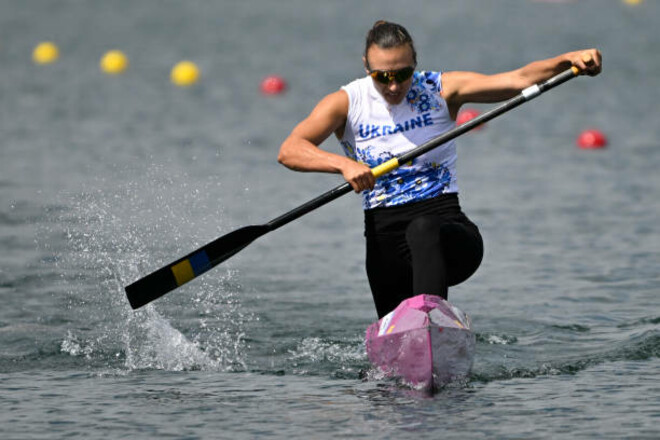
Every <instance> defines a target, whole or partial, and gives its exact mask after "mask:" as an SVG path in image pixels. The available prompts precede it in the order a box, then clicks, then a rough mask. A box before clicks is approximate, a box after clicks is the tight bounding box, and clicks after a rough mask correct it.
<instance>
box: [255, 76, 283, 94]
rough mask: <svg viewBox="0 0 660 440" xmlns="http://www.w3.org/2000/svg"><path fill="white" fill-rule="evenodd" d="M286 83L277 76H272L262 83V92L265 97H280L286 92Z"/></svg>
mask: <svg viewBox="0 0 660 440" xmlns="http://www.w3.org/2000/svg"><path fill="white" fill-rule="evenodd" d="M286 87H287V85H286V81H284V78H282V77H280V76H277V75H270V76H267V77H266V78H264V80H263V81H261V92H262V93H263V94H265V95H278V94H280V93H282V92H284V91H285V90H286Z"/></svg>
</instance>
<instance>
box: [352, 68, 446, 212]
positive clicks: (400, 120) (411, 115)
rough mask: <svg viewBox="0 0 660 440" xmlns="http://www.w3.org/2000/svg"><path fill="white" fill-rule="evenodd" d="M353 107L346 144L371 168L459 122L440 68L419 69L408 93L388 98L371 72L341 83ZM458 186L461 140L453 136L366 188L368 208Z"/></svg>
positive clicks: (414, 198) (396, 203) (411, 200)
mask: <svg viewBox="0 0 660 440" xmlns="http://www.w3.org/2000/svg"><path fill="white" fill-rule="evenodd" d="M342 90H344V91H346V93H348V98H349V108H348V119H347V121H346V128H345V129H344V136H343V137H342V139H341V145H342V147H343V148H344V152H345V153H346V155H347V156H348V157H350V158H352V159H355V160H357V161H358V162H362V163H364V164H366V165H368V166H369V167H370V168H373V167H375V166H376V165H380V164H381V163H383V162H386V161H388V160H389V159H391V158H393V157H395V156H399V155H401V154H402V153H405V152H406V151H409V150H411V149H413V148H415V147H416V146H418V145H421V144H423V143H425V142H427V141H429V140H431V139H433V138H435V137H437V136H439V135H441V134H442V133H444V132H446V131H447V130H450V129H452V128H454V126H455V123H454V121H453V120H452V119H451V117H450V116H449V111H448V109H447V103H446V102H445V100H444V99H443V98H442V97H441V96H440V91H441V90H442V82H441V73H440V72H415V74H414V75H413V80H412V85H411V87H410V90H409V91H408V94H407V96H406V98H405V99H404V100H403V101H402V102H401V103H399V104H397V105H391V104H388V103H387V101H385V99H384V98H383V97H382V96H381V95H380V93H379V92H378V90H376V88H375V86H374V84H373V80H372V79H371V77H370V76H366V77H364V78H361V79H357V80H355V81H353V82H351V83H350V84H347V85H345V86H343V87H342ZM455 192H458V185H457V183H456V146H455V144H454V141H449V142H447V143H445V144H443V145H440V146H439V147H437V148H435V149H433V150H431V151H429V152H428V153H426V154H424V155H422V156H419V157H417V158H416V159H414V160H413V161H412V162H409V163H407V164H404V165H402V166H401V167H399V168H398V169H396V170H394V171H392V172H390V173H388V174H386V175H384V176H381V177H380V178H378V180H377V181H376V186H375V187H374V189H373V190H372V191H364V192H363V207H364V209H372V208H376V207H383V206H397V205H402V204H405V203H409V202H414V201H419V200H425V199H428V198H431V197H435V196H437V195H439V194H443V193H455Z"/></svg>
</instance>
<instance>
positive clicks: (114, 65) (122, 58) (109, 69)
mask: <svg viewBox="0 0 660 440" xmlns="http://www.w3.org/2000/svg"><path fill="white" fill-rule="evenodd" d="M100 66H101V70H102V71H104V72H105V73H107V74H110V75H118V74H120V73H123V72H124V71H125V70H126V68H127V67H128V58H126V55H124V53H123V52H122V51H120V50H111V51H109V52H107V53H106V54H105V55H103V57H102V58H101V62H100Z"/></svg>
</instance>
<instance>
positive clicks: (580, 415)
mask: <svg viewBox="0 0 660 440" xmlns="http://www.w3.org/2000/svg"><path fill="white" fill-rule="evenodd" d="M379 18H388V19H392V20H395V21H400V22H401V23H403V24H404V25H406V26H407V27H408V28H409V29H410V30H411V32H412V34H413V37H414V38H415V40H416V42H417V50H418V53H419V62H420V67H421V68H423V69H444V70H459V69H460V70H477V71H483V72H496V71H502V70H506V69H512V68H515V67H517V66H518V65H520V64H523V63H525V62H528V61H531V60H534V59H537V58H540V57H548V56H552V55H555V54H558V53H561V52H564V51H568V50H573V49H578V48H584V47H594V46H596V47H599V48H601V49H602V50H603V53H604V59H605V72H604V73H603V75H601V76H600V77H598V78H597V79H587V78H579V79H576V80H573V81H571V82H570V83H568V84H566V85H563V86H561V87H560V88H558V89H556V90H553V91H552V92H550V93H548V94H547V95H544V96H543V97H541V98H539V99H538V100H536V101H534V102H532V103H529V104H525V106H524V107H523V108H521V109H518V110H515V111H513V112H511V113H510V114H507V115H505V116H502V117H500V118H499V119H497V120H494V121H492V122H490V123H488V124H487V126H486V127H485V128H484V129H482V130H480V131H477V132H474V133H469V134H467V135H465V136H463V137H462V138H461V139H460V140H459V172H460V175H459V184H460V187H461V200H462V204H463V207H464V210H465V211H466V212H467V214H468V215H469V216H470V217H471V218H472V219H473V220H474V221H475V222H476V223H477V224H478V225H479V226H480V228H481V230H482V233H483V235H484V239H485V243H486V255H485V259H484V263H483V265H482V267H481V268H480V270H479V271H478V272H477V274H476V275H475V276H474V277H473V278H471V279H470V280H469V281H468V282H466V283H464V284H463V285H461V286H459V287H457V288H455V289H453V290H452V291H451V292H450V299H451V301H452V302H454V303H455V304H456V305H458V306H459V307H461V308H462V309H463V310H465V311H466V312H468V313H469V314H470V315H471V317H472V320H473V323H474V326H475V328H476V331H477V354H476V358H475V365H474V369H473V372H472V375H471V377H470V378H469V381H467V383H460V384H455V385H453V386H450V387H448V388H447V389H444V390H441V391H440V392H439V393H437V394H435V395H428V394H424V393H422V392H419V391H416V390H413V389H410V388H408V387H406V386H405V385H402V384H398V383H396V382H395V381H393V380H389V379H385V378H383V377H382V375H379V374H378V372H375V371H373V370H372V369H371V368H370V366H369V363H368V361H367V358H366V355H365V351H364V343H363V336H364V330H365V329H366V327H367V326H368V325H369V324H370V323H371V322H372V321H373V320H375V318H376V315H375V311H374V308H373V305H372V303H371V297H370V293H369V287H368V284H367V281H366V276H365V273H364V243H363V237H362V217H361V211H360V201H359V199H358V197H357V196H355V195H347V196H345V197H343V198H341V199H339V200H337V201H335V202H333V203H332V204H330V205H328V206H325V207H323V208H320V209H318V210H316V211H314V212H313V213H310V214H308V215H306V216H305V217H303V218H301V219H299V220H296V221H295V222H293V223H292V224H290V225H287V226H285V227H283V228H282V229H280V230H278V231H276V232H273V233H271V234H268V235H267V236H264V237H262V238H260V239H259V240H258V241H256V242H255V243H253V244H252V245H250V246H249V247H248V248H247V249H245V250H244V251H242V252H241V253H240V254H238V255H236V256H235V257H233V258H231V259H230V260H228V261H227V262H226V263H224V264H223V265H221V266H219V267H217V268H216V269H214V270H213V271H211V272H209V273H208V274H206V275H204V276H203V277H200V278H199V279H197V280H195V281H194V282H192V283H190V284H188V285H186V286H184V287H182V288H180V289H178V290H176V291H174V292H172V293H170V294H168V295H166V296H165V297H163V298H161V299H159V300H158V301H156V302H154V303H153V304H152V305H149V306H147V307H145V308H143V309H140V310H138V311H132V310H131V309H130V307H129V306H128V303H127V301H126V298H125V295H124V292H123V287H124V286H125V285H127V284H129V283H131V282H133V281H135V280H136V279H138V278H140V277H141V276H144V275H146V274H147V273H149V272H150V271H152V270H154V269H157V268H159V267H161V266H162V265H164V264H167V263H169V262H170V261H172V260H173V259H175V258H178V257H179V256H181V255H183V254H185V253H187V252H189V251H191V250H192V249H195V248H196V247H198V246H201V245H203V244H205V243H207V242H209V241H211V240H213V239H214V238H216V237H218V236H220V235H222V234H225V233H227V232H229V231H231V230H233V229H236V228H239V227H242V226H246V225H249V224H260V223H264V222H267V221H269V220H271V219H273V218H275V217H277V216H279V215H281V214H283V213H285V212H287V211H289V210H291V209H293V208H295V207H296V206H298V205H300V204H302V203H304V202H306V201H308V200H310V199H312V198H314V197H315V196H317V195H319V194H321V193H322V192H324V191H326V190H328V189H330V188H332V187H334V186H335V185H337V184H339V183H340V180H339V179H338V177H337V176H325V175H315V174H299V173H293V172H290V171H288V170H286V169H284V168H283V167H281V166H280V165H278V164H277V163H276V160H275V158H276V155H277V150H278V148H279V144H280V142H281V141H282V140H283V139H284V137H285V136H286V135H287V134H288V132H289V130H290V129H291V128H292V127H293V126H294V125H295V124H296V123H297V122H298V121H299V120H300V119H301V118H303V117H304V116H305V115H306V114H307V113H308V112H309V111H310V110H311V108H312V107H313V105H314V104H315V103H316V101H317V100H318V99H319V98H320V97H322V96H323V95H324V94H326V93H328V92H331V91H333V90H336V89H337V88H338V87H340V86H341V85H342V84H345V83H347V82H349V81H350V80H352V79H354V78H356V77H358V76H360V75H362V74H363V70H362V66H361V60H360V57H361V51H362V40H363V37H364V34H365V32H366V30H367V29H368V28H369V26H371V24H372V23H373V22H374V21H375V20H376V19H379ZM659 18H660V4H659V3H658V2H655V1H651V0H648V1H645V2H642V3H641V4H640V5H638V6H629V5H626V4H625V3H624V2H622V1H617V0H583V1H579V2H578V1H574V2H547V1H545V2H543V1H525V0H498V1H497V2H489V1H485V0H484V1H477V0H468V1H465V0H463V1H458V0H456V1H446V2H431V1H420V2H413V3H411V4H408V3H404V2H391V1H381V2H374V3H371V2H364V3H359V4H358V3H355V2H349V1H333V2H324V3H322V4H316V3H314V2H304V1H284V2H258V1H253V0H248V1H243V2H240V3H237V2H213V1H203V0H197V1H187V2H176V1H162V2H146V1H144V2H130V1H113V2H102V1H87V2H78V1H61V0H54V1H50V2H36V1H18V0H8V1H3V2H1V3H0V134H1V136H0V152H1V153H0V154H1V156H0V158H1V159H0V243H1V244H2V253H0V298H1V299H2V308H0V425H1V426H2V432H3V434H2V437H3V438H11V439H13V438H16V439H18V438H64V437H73V438H75V437H79V438H108V437H110V438H155V437H158V438H162V437H171V438H258V437H262V436H264V437H265V436H271V437H274V438H415V439H423V438H429V439H430V438H434V439H435V438H594V439H603V438H612V439H619V438H657V437H658V428H657V426H658V424H659V422H660V397H659V396H660V386H659V385H658V377H659V375H658V371H659V368H660V360H659V358H658V354H659V352H660V331H659V329H658V324H659V322H660V312H659V308H658V293H659V291H660V276H659V275H658V267H659V263H660V226H659V225H658V220H657V219H658V218H660V203H659V202H658V196H659V195H660V177H659V176H660V175H659V174H658V172H657V170H658V168H659V167H660V143H659V142H658V138H659V137H660V129H659V128H658V124H657V119H658V116H659V113H658V104H657V90H658V89H659V88H660V82H659V81H658V77H659V75H660V58H658V56H657V48H658V47H659V45H660V38H659V37H658V33H657V29H656V26H657V23H658V19H659ZM44 40H52V41H54V42H56V43H57V44H58V46H59V48H60V58H59V60H58V62H57V63H55V64H52V65H47V66H37V65H35V64H33V63H32V61H31V51H32V49H33V47H34V46H35V45H36V44H37V43H38V42H40V41H44ZM110 49H120V50H122V51H124V52H125V53H126V54H127V55H128V57H129V59H130V67H129V69H128V70H127V71H126V73H124V74H123V75H119V76H109V75H105V74H103V73H101V72H100V70H99V68H98V61H99V59H100V57H101V55H102V54H103V53H104V52H105V51H107V50H110ZM184 59H190V60H192V61H194V62H195V63H196V64H197V65H198V66H199V67H200V69H201V80H200V82H199V83H198V84H197V85H195V86H193V87H191V88H185V89H184V88H178V87H175V86H174V85H172V84H171V83H170V82H169V71H170V68H171V67H172V66H173V65H174V64H175V63H176V62H178V61H181V60H184ZM268 74H278V75H281V76H283V77H284V78H286V80H287V81H288V84H289V89H288V90H287V92H286V93H285V94H282V95H279V96H274V97H265V96H262V95H261V94H260V92H259V83H260V81H261V80H262V79H263V78H264V77H265V76H266V75H268ZM477 108H479V109H482V108H483V109H485V108H488V106H479V107H477ZM589 127H596V128H599V129H601V130H602V131H603V132H604V133H605V134H606V135H607V137H608V139H609V144H608V146H607V148H605V149H603V150H599V151H585V150H580V149H578V148H577V147H576V146H575V139H576V137H577V135H578V133H579V132H580V131H581V130H583V129H585V128H589ZM325 147H327V148H328V149H331V150H333V151H339V146H338V145H336V142H333V141H328V142H327V144H326V145H325Z"/></svg>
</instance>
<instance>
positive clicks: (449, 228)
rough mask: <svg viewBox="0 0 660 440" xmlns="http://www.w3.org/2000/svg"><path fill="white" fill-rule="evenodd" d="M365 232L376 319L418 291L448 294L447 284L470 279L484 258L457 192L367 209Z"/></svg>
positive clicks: (475, 228)
mask: <svg viewBox="0 0 660 440" xmlns="http://www.w3.org/2000/svg"><path fill="white" fill-rule="evenodd" d="M365 236H366V237H367V275H368V277H369V284H370V286H371V293H372V295H373V298H374V303H375V304H376V311H377V312H378V317H379V318H382V317H383V316H385V315H386V314H387V313H389V312H390V311H392V310H393V309H394V308H396V306H398V305H399V303H400V302H401V301H403V300H404V299H406V298H410V297H412V296H415V295H419V294H422V293H426V294H431V295H438V296H441V297H443V298H445V299H447V290H448V287H449V286H454V285H456V284H459V283H461V282H463V281H465V280H466V279H468V278H469V277H470V276H471V275H472V274H473V273H474V272H475V271H476V270H477V268H478V267H479V265H480V264H481V259H482V258H483V242H482V239H481V234H480V233H479V229H478V228H477V226H476V225H475V224H474V223H472V222H471V221H470V220H469V219H468V218H467V217H466V216H465V214H463V212H462V211H461V208H460V206H459V203H458V196H457V195H456V194H444V195H441V196H439V197H436V198H433V199H430V200H424V201H421V202H416V203H410V204H407V205H403V206H395V207H391V208H376V209H371V210H368V211H365Z"/></svg>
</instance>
